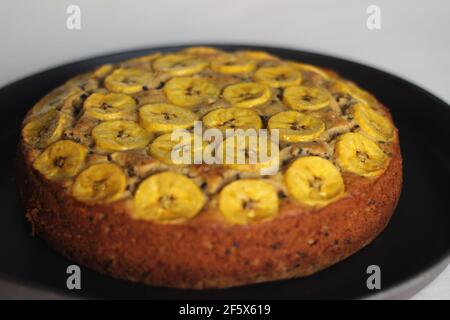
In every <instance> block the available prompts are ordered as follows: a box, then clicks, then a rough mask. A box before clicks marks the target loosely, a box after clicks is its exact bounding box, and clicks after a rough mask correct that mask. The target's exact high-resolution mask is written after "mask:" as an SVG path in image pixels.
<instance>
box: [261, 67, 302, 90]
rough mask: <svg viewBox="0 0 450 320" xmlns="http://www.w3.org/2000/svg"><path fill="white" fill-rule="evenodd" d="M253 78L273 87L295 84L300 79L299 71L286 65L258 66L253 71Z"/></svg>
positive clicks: (297, 83)
mask: <svg viewBox="0 0 450 320" xmlns="http://www.w3.org/2000/svg"><path fill="white" fill-rule="evenodd" d="M254 78H255V80H256V81H258V82H262V83H264V84H267V85H268V86H271V87H274V88H286V87H290V86H295V85H299V84H300V82H301V81H302V75H301V73H300V72H298V71H297V70H294V69H292V68H290V67H289V66H287V65H281V66H276V67H264V68H260V69H258V70H257V71H256V72H255V75H254Z"/></svg>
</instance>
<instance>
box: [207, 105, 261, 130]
mask: <svg viewBox="0 0 450 320" xmlns="http://www.w3.org/2000/svg"><path fill="white" fill-rule="evenodd" d="M202 120H203V124H204V125H205V126H206V127H208V128H217V129H219V130H221V131H222V132H224V133H225V130H226V129H243V130H247V129H255V130H258V129H261V128H262V121H261V118H260V117H259V115H258V113H256V112H255V111H253V110H250V109H245V108H236V107H232V108H222V109H217V110H214V111H211V112H209V113H208V114H207V115H205V116H204V117H203V119H202Z"/></svg>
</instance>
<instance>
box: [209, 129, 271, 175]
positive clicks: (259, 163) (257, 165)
mask: <svg viewBox="0 0 450 320" xmlns="http://www.w3.org/2000/svg"><path fill="white" fill-rule="evenodd" d="M217 150H218V155H217V157H218V159H219V161H220V163H222V164H225V165H226V166H228V167H229V168H232V169H236V170H240V171H244V172H258V171H259V172H262V173H263V174H269V173H264V171H266V172H271V173H273V172H276V171H278V168H279V146H278V145H277V144H276V143H274V142H273V141H271V139H270V137H269V138H267V139H262V138H261V137H260V136H259V135H255V136H248V135H247V136H238V135H233V136H230V137H228V138H226V139H225V140H224V141H222V142H221V143H220V144H219V146H218V149H217ZM261 170H263V171H261Z"/></svg>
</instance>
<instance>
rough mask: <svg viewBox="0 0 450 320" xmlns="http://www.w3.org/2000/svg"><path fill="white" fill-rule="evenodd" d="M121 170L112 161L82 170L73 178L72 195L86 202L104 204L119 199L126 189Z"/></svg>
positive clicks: (125, 179)
mask: <svg viewBox="0 0 450 320" xmlns="http://www.w3.org/2000/svg"><path fill="white" fill-rule="evenodd" d="M126 185H127V178H126V176H125V173H124V172H123V170H122V169H121V168H120V167H119V166H117V165H115V164H112V163H100V164H95V165H92V166H90V167H89V168H87V169H85V170H83V171H82V172H81V173H80V174H79V175H78V176H77V178H76V179H75V182H74V184H73V186H72V195H73V197H74V198H75V199H77V200H78V201H81V202H84V203H87V204H104V203H110V202H113V201H116V200H119V199H120V198H121V197H122V196H123V194H124V192H125V189H126Z"/></svg>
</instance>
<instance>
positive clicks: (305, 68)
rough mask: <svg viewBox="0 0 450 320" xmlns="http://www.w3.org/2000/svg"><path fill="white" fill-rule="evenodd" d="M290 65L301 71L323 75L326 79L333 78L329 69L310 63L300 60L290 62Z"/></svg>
mask: <svg viewBox="0 0 450 320" xmlns="http://www.w3.org/2000/svg"><path fill="white" fill-rule="evenodd" d="M289 66H290V67H292V68H293V69H295V70H297V71H300V72H312V73H315V74H317V75H319V76H320V77H322V78H323V79H324V80H330V79H331V78H332V75H331V74H330V73H327V71H325V70H323V69H321V68H319V67H316V66H313V65H310V64H306V63H300V62H289Z"/></svg>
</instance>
